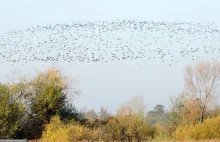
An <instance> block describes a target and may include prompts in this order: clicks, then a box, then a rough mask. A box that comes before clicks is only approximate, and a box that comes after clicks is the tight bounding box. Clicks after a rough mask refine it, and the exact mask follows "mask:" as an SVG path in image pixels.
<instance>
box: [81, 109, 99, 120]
mask: <svg viewBox="0 0 220 142" xmlns="http://www.w3.org/2000/svg"><path fill="white" fill-rule="evenodd" d="M84 115H85V118H86V119H87V120H88V121H89V122H93V121H94V120H96V119H97V118H98V116H97V114H96V112H95V110H94V109H91V110H88V111H87V112H85V113H84Z"/></svg>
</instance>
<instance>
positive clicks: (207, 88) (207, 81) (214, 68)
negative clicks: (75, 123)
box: [184, 61, 220, 122]
mask: <svg viewBox="0 0 220 142" xmlns="http://www.w3.org/2000/svg"><path fill="white" fill-rule="evenodd" d="M184 79H185V89H186V91H187V92H188V94H189V95H190V97H191V98H192V99H194V100H195V102H196V104H197V105H198V107H199V109H200V122H203V120H204V117H205V111H206V110H207V108H208V106H209V104H210V103H211V102H212V101H213V98H214V97H215V95H216V92H215V91H216V87H217V86H218V81H219V79H220V63H219V62H218V61H201V62H198V63H197V64H196V65H195V66H191V65H188V66H187V67H186V69H185V78H184Z"/></svg>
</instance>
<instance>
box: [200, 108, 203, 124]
mask: <svg viewBox="0 0 220 142" xmlns="http://www.w3.org/2000/svg"><path fill="white" fill-rule="evenodd" d="M199 121H200V123H202V122H203V121H204V110H201V116H200V120H199Z"/></svg>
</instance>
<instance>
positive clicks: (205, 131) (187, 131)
mask: <svg viewBox="0 0 220 142" xmlns="http://www.w3.org/2000/svg"><path fill="white" fill-rule="evenodd" d="M175 137H176V139H178V140H186V139H195V140H200V139H216V138H220V117H219V116H218V117H213V118H207V119H206V120H205V121H204V122H203V123H199V124H196V125H181V126H179V127H177V129H176V132H175Z"/></svg>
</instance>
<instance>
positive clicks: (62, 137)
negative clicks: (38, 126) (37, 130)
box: [41, 116, 99, 142]
mask: <svg viewBox="0 0 220 142" xmlns="http://www.w3.org/2000/svg"><path fill="white" fill-rule="evenodd" d="M98 136H99V131H97V130H90V129H89V128H87V127H85V126H83V125H80V124H79V123H77V122H72V123H68V124H65V123H63V122H62V121H61V120H60V118H59V116H54V117H52V119H51V121H50V123H49V124H47V125H46V129H45V131H44V132H43V135H42V138H41V140H42V141H58V142H59V141H62V142H63V141H64V142H75V141H82V140H98V139H99V137H98Z"/></svg>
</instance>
